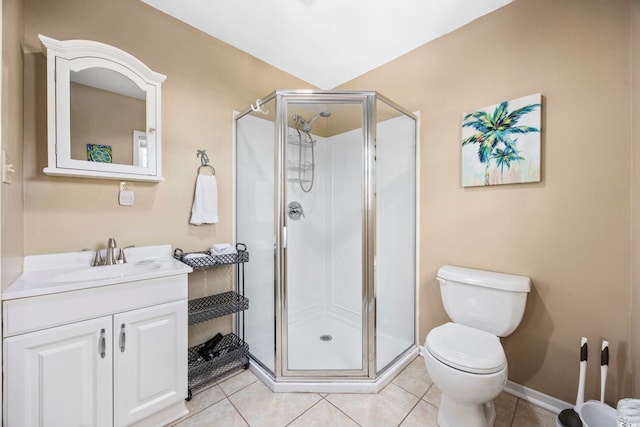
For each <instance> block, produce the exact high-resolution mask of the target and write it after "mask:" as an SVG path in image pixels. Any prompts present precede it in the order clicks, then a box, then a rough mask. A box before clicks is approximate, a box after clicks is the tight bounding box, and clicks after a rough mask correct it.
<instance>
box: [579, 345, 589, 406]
mask: <svg viewBox="0 0 640 427" xmlns="http://www.w3.org/2000/svg"><path fill="white" fill-rule="evenodd" d="M588 353H589V350H588V346H587V339H586V338H585V337H582V340H581V341H580V379H579V381H578V396H577V397H576V411H579V410H580V407H581V406H582V404H583V403H584V380H585V375H586V372H587V356H588Z"/></svg>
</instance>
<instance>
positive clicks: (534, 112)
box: [462, 93, 542, 187]
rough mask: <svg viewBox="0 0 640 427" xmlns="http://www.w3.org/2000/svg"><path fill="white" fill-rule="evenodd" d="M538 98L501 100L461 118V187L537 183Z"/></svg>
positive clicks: (538, 163)
mask: <svg viewBox="0 0 640 427" xmlns="http://www.w3.org/2000/svg"><path fill="white" fill-rule="evenodd" d="M541 98H542V96H541V95H540V94H539V93H538V94H535V95H529V96H525V97H522V98H518V99H514V100H511V101H503V102H501V103H499V104H496V105H491V106H488V107H484V108H481V109H479V110H478V111H474V112H472V113H466V114H465V115H464V116H463V119H462V186H463V187H473V186H485V185H498V184H515V183H522V182H538V181H540V117H541V113H540V109H541Z"/></svg>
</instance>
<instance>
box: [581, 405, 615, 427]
mask: <svg viewBox="0 0 640 427" xmlns="http://www.w3.org/2000/svg"><path fill="white" fill-rule="evenodd" d="M580 419H581V420H582V424H583V425H584V427H616V410H615V409H613V408H612V407H611V406H609V405H607V404H606V403H601V402H600V401H598V400H588V401H586V402H584V403H583V404H582V406H580Z"/></svg>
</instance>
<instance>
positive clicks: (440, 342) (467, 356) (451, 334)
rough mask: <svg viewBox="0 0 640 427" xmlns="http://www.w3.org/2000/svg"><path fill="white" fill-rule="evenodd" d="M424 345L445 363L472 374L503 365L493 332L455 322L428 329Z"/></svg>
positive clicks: (501, 355) (497, 342)
mask: <svg viewBox="0 0 640 427" xmlns="http://www.w3.org/2000/svg"><path fill="white" fill-rule="evenodd" d="M425 348H426V349H427V351H429V352H430V353H431V354H432V355H433V357H435V358H436V359H438V360H439V361H440V362H442V363H444V364H445V365H448V366H451V367H452V368H455V369H458V370H461V371H464V372H469V373H473V374H492V373H495V372H499V371H500V370H502V369H504V368H505V367H506V366H507V358H506V357H505V355H504V350H503V349H502V344H500V340H499V339H498V337H497V336H495V335H493V334H490V333H488V332H485V331H481V330H479V329H474V328H471V327H469V326H465V325H461V324H458V323H451V322H449V323H445V324H444V325H441V326H438V327H437V328H434V329H432V330H431V332H429V334H428V335H427V339H426V342H425Z"/></svg>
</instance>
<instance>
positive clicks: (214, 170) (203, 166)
mask: <svg viewBox="0 0 640 427" xmlns="http://www.w3.org/2000/svg"><path fill="white" fill-rule="evenodd" d="M202 168H209V169H211V172H213V174H214V175H215V174H216V169H215V168H214V167H213V166H211V165H210V164H206V165H201V166H198V173H200V169H202Z"/></svg>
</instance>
